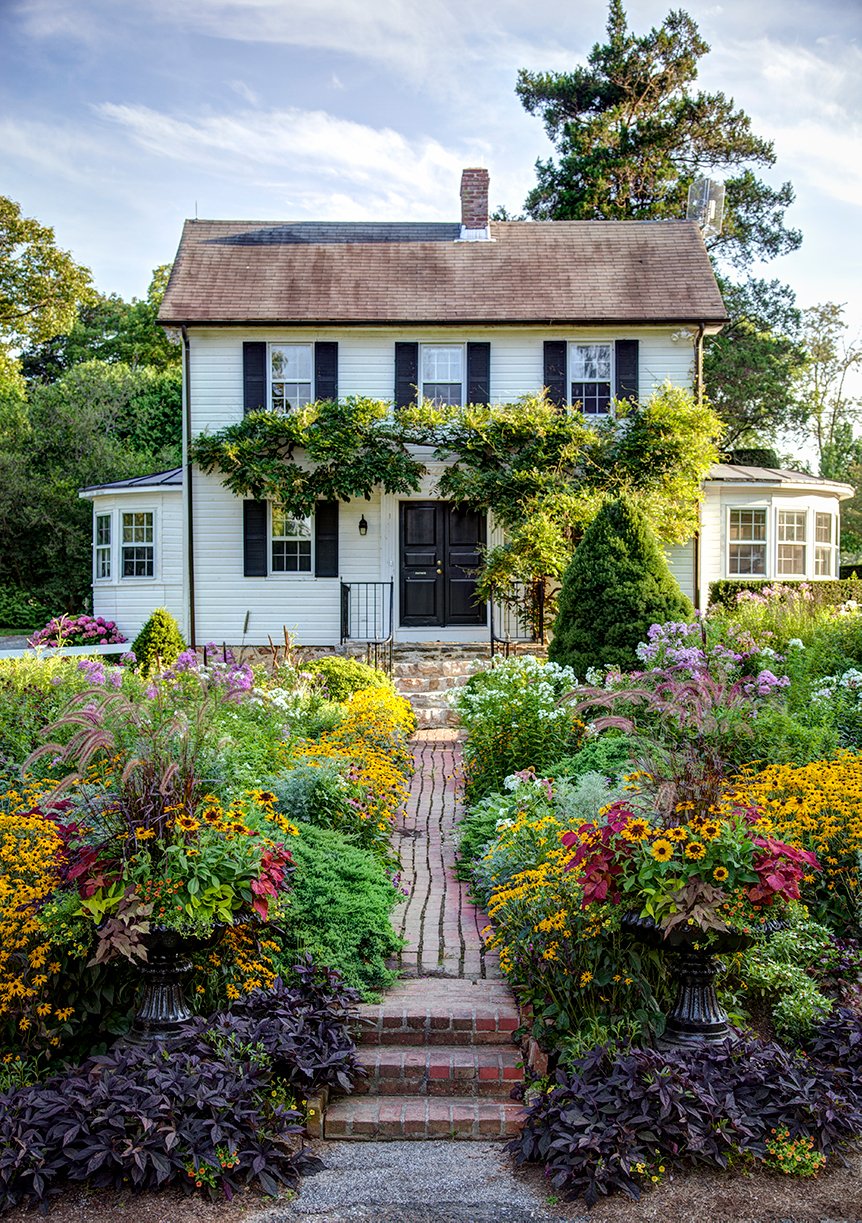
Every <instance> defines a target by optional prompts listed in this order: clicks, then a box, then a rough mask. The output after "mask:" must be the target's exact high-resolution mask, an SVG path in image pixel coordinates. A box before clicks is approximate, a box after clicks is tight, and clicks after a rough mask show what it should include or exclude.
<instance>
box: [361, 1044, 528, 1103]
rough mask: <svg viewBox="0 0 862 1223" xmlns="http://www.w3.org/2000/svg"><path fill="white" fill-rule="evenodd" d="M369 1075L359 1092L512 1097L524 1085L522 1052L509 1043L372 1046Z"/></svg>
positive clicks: (365, 1050)
mask: <svg viewBox="0 0 862 1223" xmlns="http://www.w3.org/2000/svg"><path fill="white" fill-rule="evenodd" d="M359 1061H360V1062H361V1064H362V1065H363V1066H364V1067H365V1069H366V1070H367V1072H368V1077H367V1078H366V1079H360V1080H359V1081H358V1082H357V1085H356V1089H355V1090H356V1091H357V1092H362V1093H365V1094H367V1095H375V1096H376V1095H388V1096H479V1097H482V1098H490V1097H495V1098H502V1099H509V1098H510V1095H511V1091H512V1088H513V1087H514V1086H515V1084H516V1083H521V1082H523V1079H524V1070H523V1062H522V1059H521V1054H520V1052H519V1051H518V1050H517V1049H515V1048H514V1047H512V1048H506V1047H505V1046H503V1045H485V1046H481V1045H480V1046H475V1045H436V1046H421V1047H414V1048H410V1047H409V1046H404V1045H366V1046H364V1047H362V1048H361V1049H360V1050H359Z"/></svg>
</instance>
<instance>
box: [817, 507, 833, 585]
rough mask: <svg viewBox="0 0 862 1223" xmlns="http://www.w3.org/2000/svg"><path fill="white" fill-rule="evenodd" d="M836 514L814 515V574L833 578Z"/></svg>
mask: <svg viewBox="0 0 862 1223" xmlns="http://www.w3.org/2000/svg"><path fill="white" fill-rule="evenodd" d="M835 536H836V531H835V515H834V514H822V513H820V511H818V512H817V513H816V514H815V515H814V576H815V577H817V578H831V577H834V576H835V542H836V540H835Z"/></svg>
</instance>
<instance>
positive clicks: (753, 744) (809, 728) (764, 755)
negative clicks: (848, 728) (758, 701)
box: [733, 703, 839, 767]
mask: <svg viewBox="0 0 862 1223" xmlns="http://www.w3.org/2000/svg"><path fill="white" fill-rule="evenodd" d="M815 712H816V711H815ZM829 723H830V715H829V711H828V710H824V711H823V722H822V723H821V724H820V725H806V724H804V723H803V722H801V721H800V720H799V719H798V718H797V717H794V715H793V714H792V713H789V712H788V711H787V710H786V709H783V708H781V706H776V705H767V704H766V703H764V704H762V705H761V706H760V707H759V708H758V710H757V717H756V718H755V719H754V720H753V722H752V724H751V726H752V730H753V732H754V733H753V737H752V738H751V739H748V740H746V741H741V742H740V743H739V745H738V747H739V751H738V753H737V758H736V759H735V760H734V761H733V763H734V764H736V765H743V764H751V763H753V762H755V761H757V762H759V763H760V764H762V765H763V766H764V767H765V766H766V765H770V764H812V763H813V762H814V761H815V760H828V759H830V758H831V757H832V756H834V755H835V753H836V752H837V750H838V747H839V733H838V731H837V730H836V729H835V728H834V727H833V726H832V725H830V724H829Z"/></svg>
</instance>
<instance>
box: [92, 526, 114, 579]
mask: <svg viewBox="0 0 862 1223" xmlns="http://www.w3.org/2000/svg"><path fill="white" fill-rule="evenodd" d="M112 528H113V515H112V514H96V517H95V523H94V536H93V549H94V550H93V577H94V578H95V580H96V581H97V582H104V581H107V580H109V579H110V577H111V549H112V540H111V535H112Z"/></svg>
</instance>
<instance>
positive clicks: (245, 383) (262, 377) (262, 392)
mask: <svg viewBox="0 0 862 1223" xmlns="http://www.w3.org/2000/svg"><path fill="white" fill-rule="evenodd" d="M242 394H243V400H242V406H243V411H244V412H245V413H246V415H248V413H249V412H262V411H263V410H264V409H265V408H266V344H265V343H264V342H263V341H259V340H247V341H245V343H244V344H243V346H242Z"/></svg>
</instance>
